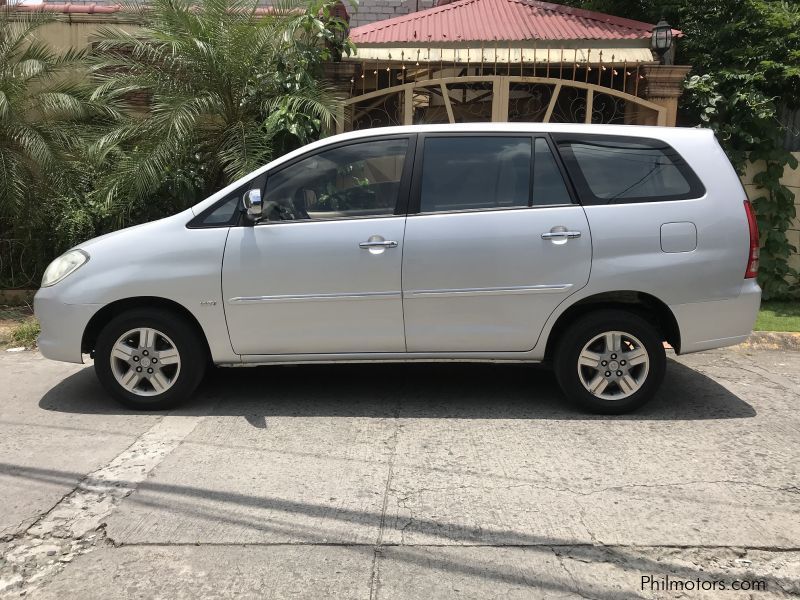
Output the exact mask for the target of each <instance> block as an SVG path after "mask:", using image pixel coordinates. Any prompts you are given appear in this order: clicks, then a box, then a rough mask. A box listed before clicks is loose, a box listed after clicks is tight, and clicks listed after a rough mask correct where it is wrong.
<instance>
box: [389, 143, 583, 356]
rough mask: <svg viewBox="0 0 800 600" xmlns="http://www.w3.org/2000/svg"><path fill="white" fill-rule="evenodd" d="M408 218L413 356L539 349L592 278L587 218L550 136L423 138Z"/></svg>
mask: <svg viewBox="0 0 800 600" xmlns="http://www.w3.org/2000/svg"><path fill="white" fill-rule="evenodd" d="M409 213H410V214H409V216H408V221H407V224H406V236H405V248H404V252H403V304H404V313H405V327H406V346H407V348H408V351H409V352H520V351H527V350H530V349H532V348H533V347H534V346H535V345H536V341H537V339H538V337H539V334H540V333H541V330H542V328H543V326H544V323H545V320H546V319H547V317H548V316H549V315H550V314H551V313H552V312H553V310H554V309H555V308H556V306H558V304H559V303H560V302H562V301H563V300H564V299H565V298H566V297H567V296H569V295H570V294H572V293H574V292H575V291H576V290H578V289H580V288H581V287H583V286H584V285H586V283H587V281H588V279H589V269H590V266H591V239H590V234H589V226H588V223H587V220H586V215H585V214H584V211H583V208H582V207H581V206H580V205H578V204H576V203H574V202H573V199H572V197H571V195H570V192H569V190H568V188H567V185H566V184H565V181H564V178H563V170H562V167H561V165H560V163H559V162H558V160H557V158H556V157H555V155H554V154H553V152H552V148H551V144H550V142H549V140H548V138H547V137H545V136H541V137H536V136H530V135H515V134H505V133H503V134H492V135H479V134H478V135H476V134H471V133H470V134H464V135H458V134H456V135H454V134H450V135H439V134H437V135H425V136H422V135H421V136H420V138H419V140H418V149H417V157H416V166H415V174H414V184H413V193H412V202H411V208H410V211H409ZM411 213H415V214H411Z"/></svg>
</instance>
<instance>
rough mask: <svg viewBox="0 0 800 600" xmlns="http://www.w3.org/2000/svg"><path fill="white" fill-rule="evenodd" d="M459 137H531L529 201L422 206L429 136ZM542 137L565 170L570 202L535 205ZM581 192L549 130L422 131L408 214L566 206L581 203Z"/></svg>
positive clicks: (563, 174) (562, 175)
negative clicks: (440, 207)
mask: <svg viewBox="0 0 800 600" xmlns="http://www.w3.org/2000/svg"><path fill="white" fill-rule="evenodd" d="M459 137H493V138H515V137H518V138H528V139H529V140H530V143H531V160H530V174H529V178H528V181H529V185H528V205H527V206H494V207H483V208H460V209H453V210H435V211H425V212H423V211H422V210H421V206H422V169H423V164H424V159H425V140H427V139H429V138H459ZM537 138H542V139H544V140H545V142H546V143H547V145H548V147H549V148H550V152H551V154H552V155H553V158H554V159H555V162H556V166H557V167H558V170H559V172H560V173H561V178H562V179H563V180H564V185H565V186H566V188H567V193H568V194H569V197H570V199H571V202H570V203H569V204H539V205H533V204H532V202H533V183H534V182H533V175H534V159H535V155H536V146H535V143H536V139H537ZM578 205H579V203H578V201H577V195H576V194H575V190H574V189H573V186H572V182H571V181H570V179H569V177H568V176H567V172H566V169H565V168H564V165H563V163H562V161H561V157H560V156H559V154H558V152H557V151H556V150H555V147H554V144H553V142H552V140H551V139H550V136H549V135H547V134H546V133H538V132H520V131H453V132H447V131H435V132H430V133H420V134H418V135H417V148H416V153H415V157H414V174H413V178H412V181H411V193H410V198H409V204H408V216H409V217H411V216H424V215H453V214H461V213H476V212H497V211H507V210H531V209H533V210H536V209H540V208H556V207H562V206H578Z"/></svg>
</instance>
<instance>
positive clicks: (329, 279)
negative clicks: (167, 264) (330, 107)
mask: <svg viewBox="0 0 800 600" xmlns="http://www.w3.org/2000/svg"><path fill="white" fill-rule="evenodd" d="M411 155H413V139H412V138H411V137H409V136H390V137H380V138H375V139H368V140H363V141H352V142H350V143H343V144H338V145H336V146H331V147H327V148H325V149H323V150H321V151H317V152H315V153H313V154H311V155H306V156H304V157H301V158H300V159H298V160H295V161H293V162H292V163H291V164H289V165H286V166H281V167H280V168H279V169H278V170H277V171H275V172H270V173H269V174H268V177H267V181H266V189H265V192H264V218H263V219H262V221H261V222H259V223H257V224H255V225H254V226H252V227H235V228H232V229H231V231H230V235H229V236H228V240H227V243H226V247H225V256H224V260H223V265H222V288H223V294H224V298H225V316H226V319H227V323H228V330H229V333H230V338H231V344H232V345H233V348H234V351H235V352H236V353H238V354H243V355H258V354H329V353H361V352H403V351H405V338H404V331H403V307H402V297H401V285H400V275H401V257H402V250H403V233H404V228H405V212H406V205H407V197H408V182H409V178H410V173H411V158H410V156H411Z"/></svg>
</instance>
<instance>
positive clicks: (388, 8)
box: [347, 0, 434, 27]
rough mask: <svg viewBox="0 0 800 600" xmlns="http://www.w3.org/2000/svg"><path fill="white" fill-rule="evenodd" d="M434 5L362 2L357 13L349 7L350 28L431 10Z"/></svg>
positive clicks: (426, 0) (422, 0) (409, 0)
mask: <svg viewBox="0 0 800 600" xmlns="http://www.w3.org/2000/svg"><path fill="white" fill-rule="evenodd" d="M433 5H434V0H361V2H359V4H358V8H357V9H356V10H355V11H353V10H352V9H351V8H350V7H349V6H348V8H347V10H348V12H350V13H351V14H350V27H358V26H359V25H366V24H368V23H374V22H375V21H382V20H383V19H391V18H392V17H399V16H401V15H407V14H408V13H410V12H415V11H417V10H424V9H426V8H431V7H432V6H433Z"/></svg>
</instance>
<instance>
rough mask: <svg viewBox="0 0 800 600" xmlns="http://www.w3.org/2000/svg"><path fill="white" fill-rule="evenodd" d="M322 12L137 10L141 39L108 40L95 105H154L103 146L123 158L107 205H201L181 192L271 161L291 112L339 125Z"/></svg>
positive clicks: (100, 147) (240, 4) (286, 7)
mask: <svg viewBox="0 0 800 600" xmlns="http://www.w3.org/2000/svg"><path fill="white" fill-rule="evenodd" d="M323 1H325V2H327V0H323ZM320 6H322V5H320V4H318V5H316V6H314V7H313V8H311V9H309V8H306V9H300V7H299V5H297V4H286V3H285V2H284V3H281V4H278V5H275V6H273V8H272V9H267V10H264V9H262V10H258V9H257V0H198V2H191V1H190V0H152V1H151V2H149V3H148V4H147V5H146V6H143V7H132V8H131V9H129V10H138V12H139V14H140V15H141V19H142V22H143V27H142V28H141V29H140V30H137V31H136V32H133V33H132V32H127V31H124V30H122V29H120V28H105V29H103V30H101V31H99V39H98V42H97V44H96V46H95V50H96V52H95V59H94V65H93V69H92V70H93V74H94V76H95V77H96V78H97V80H98V83H99V85H98V87H97V89H96V91H95V93H94V96H93V98H94V99H95V100H97V101H99V100H118V99H125V98H132V97H135V98H139V99H141V98H142V97H143V96H144V97H146V98H148V105H149V106H148V107H147V109H146V110H145V111H144V112H143V111H142V110H139V111H138V114H137V112H136V111H135V110H134V111H132V112H131V116H130V118H129V119H128V120H127V121H126V122H125V123H124V124H121V125H120V126H118V127H116V128H114V129H113V130H112V131H110V132H109V133H107V134H106V135H105V136H103V137H102V138H101V139H100V140H99V142H98V143H97V144H96V147H95V150H96V152H97V153H99V155H103V154H104V153H106V152H109V151H112V150H114V149H118V148H123V149H124V153H123V156H122V157H121V158H120V159H119V160H118V162H117V164H116V165H115V167H114V169H113V172H111V173H109V174H108V176H107V177H105V178H103V180H102V182H101V185H100V191H101V193H102V194H103V195H104V198H105V200H106V201H107V202H109V203H110V204H111V205H117V206H120V205H122V206H124V207H126V209H130V207H132V206H133V207H135V206H137V205H141V204H143V203H147V202H150V201H152V200H153V197H154V196H158V195H162V196H163V194H164V193H165V187H169V188H171V189H172V191H171V192H166V193H171V194H172V195H174V196H175V197H176V198H175V201H176V202H178V203H188V201H189V198H187V196H190V195H191V194H186V193H183V194H182V193H180V191H179V192H175V188H185V187H186V185H185V184H186V182H188V187H190V188H191V187H192V186H193V185H194V186H195V187H196V188H199V189H197V192H198V193H209V192H211V191H213V190H215V189H218V188H219V187H221V186H223V185H225V184H226V183H228V182H230V181H232V180H235V179H236V178H238V177H240V176H242V175H244V174H246V173H248V172H250V171H252V170H253V169H254V168H256V167H258V166H261V165H263V164H264V163H266V162H268V161H269V160H270V159H271V158H272V156H273V153H274V152H275V148H274V147H273V140H274V139H275V136H276V134H277V133H285V130H284V131H280V132H276V131H275V129H276V127H275V126H274V125H275V123H276V120H281V119H282V118H284V117H286V114H287V113H289V114H290V115H293V116H294V117H298V116H299V118H300V120H303V119H306V122H305V124H308V122H312V123H315V124H317V125H319V126H323V127H324V126H328V125H330V123H331V120H332V119H333V117H334V108H333V107H334V101H333V99H332V96H331V95H330V94H329V92H328V90H327V89H325V87H324V86H323V85H322V84H321V83H320V81H319V79H318V77H317V72H316V71H317V70H318V69H319V67H320V64H321V60H322V58H324V56H325V54H324V53H325V52H326V51H327V50H325V45H324V41H325V39H327V37H326V36H328V35H329V34H330V27H331V22H326V21H324V20H322V19H321V18H320V17H319V15H320V14H321V13H320ZM323 12H324V11H323ZM326 14H327V13H326ZM333 26H341V24H339V23H336V22H333ZM288 121H289V122H291V121H293V119H292V118H289V119H288ZM278 129H280V127H278ZM300 129H301V130H304V129H303V128H300Z"/></svg>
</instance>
